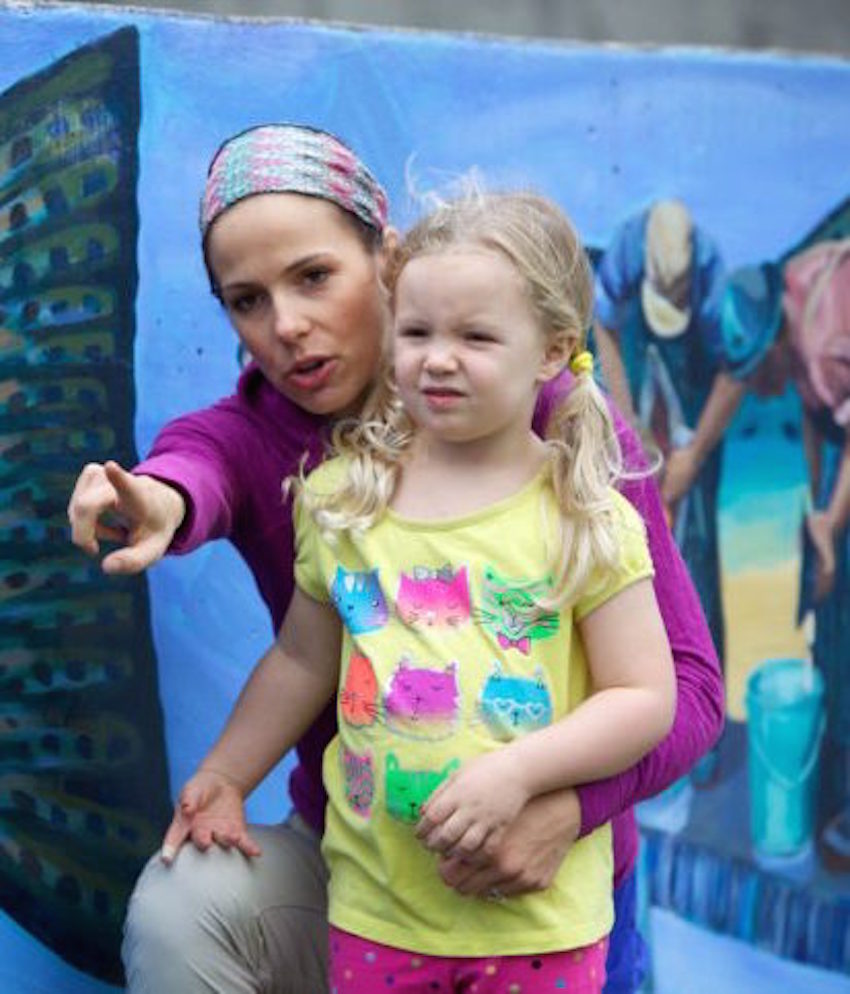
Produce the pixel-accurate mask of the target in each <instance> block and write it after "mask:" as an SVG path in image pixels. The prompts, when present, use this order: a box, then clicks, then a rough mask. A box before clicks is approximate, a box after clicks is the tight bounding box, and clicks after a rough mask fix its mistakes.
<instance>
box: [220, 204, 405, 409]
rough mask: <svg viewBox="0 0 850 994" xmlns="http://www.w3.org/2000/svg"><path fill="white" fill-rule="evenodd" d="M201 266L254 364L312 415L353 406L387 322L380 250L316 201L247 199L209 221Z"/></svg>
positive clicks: (369, 376)
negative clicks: (206, 266) (205, 266)
mask: <svg viewBox="0 0 850 994" xmlns="http://www.w3.org/2000/svg"><path fill="white" fill-rule="evenodd" d="M207 259H208V262H209V266H210V269H211V272H212V274H213V277H214V279H215V282H216V285H217V286H218V288H219V292H220V294H221V299H222V302H223V304H224V307H225V309H226V310H227V314H228V316H229V318H230V320H231V322H232V324H233V327H234V328H235V329H236V332H237V334H238V335H239V338H240V339H241V341H242V343H243V344H244V346H245V348H246V349H247V350H248V352H250V354H251V356H252V357H253V358H254V360H255V361H256V362H257V365H258V366H259V367H260V369H261V370H262V371H263V373H264V374H265V376H266V378H267V379H268V380H269V382H270V383H272V384H273V385H274V386H275V387H276V388H277V389H278V390H279V391H280V392H281V393H282V394H283V395H284V396H285V397H288V398H289V400H291V401H293V403H295V404H298V406H299V407H302V408H304V410H306V411H309V412H310V413H312V414H341V413H348V412H350V411H352V410H354V409H356V407H357V405H358V404H359V402H360V401H361V399H362V397H363V394H364V392H365V391H366V389H367V387H368V386H369V383H370V381H371V379H372V377H373V375H374V374H375V371H376V370H377V368H378V362H379V358H380V354H381V347H382V341H383V336H384V329H385V326H386V322H387V315H388V311H387V305H386V293H385V291H384V288H383V285H382V283H381V279H380V276H381V273H380V269H381V266H382V264H383V252H382V251H376V252H372V251H370V250H369V249H368V248H367V247H366V245H365V243H364V241H363V240H362V238H361V237H360V235H359V234H358V232H357V230H356V228H355V227H354V225H353V224H352V223H351V221H350V220H349V219H348V218H346V216H345V214H344V212H343V211H342V209H341V208H339V207H337V206H336V205H335V204H332V203H329V202H328V201H325V200H321V199H319V198H317V197H308V196H302V195H301V194H297V193H269V194H260V195H258V196H254V197H249V198H247V199H246V200H243V201H241V202H240V203H238V204H235V205H234V206H233V207H230V208H229V209H228V210H226V211H225V212H224V213H223V214H222V215H221V216H220V217H219V218H218V219H217V220H216V221H215V222H214V224H213V226H212V228H211V229H210V233H209V236H208V241H207Z"/></svg>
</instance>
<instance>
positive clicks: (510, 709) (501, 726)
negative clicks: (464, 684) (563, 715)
mask: <svg viewBox="0 0 850 994" xmlns="http://www.w3.org/2000/svg"><path fill="white" fill-rule="evenodd" d="M478 708H479V712H480V715H481V717H482V719H483V720H484V724H485V725H486V726H487V728H488V729H489V731H490V733H491V734H492V735H493V737H494V738H496V739H498V740H499V741H500V742H509V741H510V740H511V739H515V738H516V737H517V736H518V735H524V734H525V733H526V732H532V731H534V730H535V729H537V728H543V727H544V726H546V725H548V724H550V723H551V721H552V698H551V696H550V694H549V688H548V687H547V686H546V681H545V676H544V673H543V671H542V670H541V669H540V668H539V667H538V669H537V672H536V673H535V674H534V676H531V677H525V676H511V675H510V674H508V673H504V672H503V671H502V668H501V666H500V665H499V663H494V665H493V670H492V672H491V673H490V675H489V676H488V677H487V680H486V682H485V684H484V687H483V689H482V691H481V697H480V698H479V701H478Z"/></svg>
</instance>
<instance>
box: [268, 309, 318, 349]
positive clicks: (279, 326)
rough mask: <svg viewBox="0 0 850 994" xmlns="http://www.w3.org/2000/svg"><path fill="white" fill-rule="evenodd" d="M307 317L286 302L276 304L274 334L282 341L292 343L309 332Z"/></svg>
mask: <svg viewBox="0 0 850 994" xmlns="http://www.w3.org/2000/svg"><path fill="white" fill-rule="evenodd" d="M309 328H310V323H309V321H307V319H306V317H305V316H304V315H303V314H302V313H301V312H300V311H299V310H298V308H296V307H293V306H292V305H291V304H289V303H287V301H285V300H280V301H275V303H274V333H275V335H276V336H277V337H278V338H280V339H281V340H282V341H285V342H291V341H295V340H296V339H297V338H300V337H302V336H303V335H305V334H306V333H307V331H309Z"/></svg>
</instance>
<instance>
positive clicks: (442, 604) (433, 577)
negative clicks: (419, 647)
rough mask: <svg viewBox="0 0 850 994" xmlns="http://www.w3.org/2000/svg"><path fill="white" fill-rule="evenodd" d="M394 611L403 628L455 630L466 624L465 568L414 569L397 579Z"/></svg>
mask: <svg viewBox="0 0 850 994" xmlns="http://www.w3.org/2000/svg"><path fill="white" fill-rule="evenodd" d="M396 611H397V612H398V616H399V617H400V618H401V620H402V621H403V622H404V623H405V624H406V625H411V626H417V627H443V626H448V627H451V628H456V627H458V626H460V625H463V624H465V623H466V622H467V621H469V616H470V613H471V612H470V600H469V579H468V575H467V570H466V567H465V566H462V567H461V568H460V569H458V570H453V569H452V568H451V566H443V567H441V568H440V569H429V568H428V567H425V566H415V567H414V568H413V570H411V572H410V573H402V574H401V578H400V580H399V586H398V596H397V597H396Z"/></svg>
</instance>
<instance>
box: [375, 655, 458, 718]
mask: <svg viewBox="0 0 850 994" xmlns="http://www.w3.org/2000/svg"><path fill="white" fill-rule="evenodd" d="M384 713H385V715H386V719H387V722H388V723H390V724H395V725H396V726H398V725H401V726H403V728H404V729H406V730H407V731H408V732H415V731H416V730H417V729H419V731H421V734H423V735H426V736H427V735H428V734H429V731H435V730H436V727H432V728H430V729H429V726H442V725H445V724H446V723H447V722H448V723H451V722H453V721H454V720H455V719H456V718H457V713H458V685H457V665H456V664H455V663H450V664H449V665H448V666H447V667H446V668H445V669H444V670H429V669H419V668H417V667H413V666H410V664H409V663H408V662H407V661H406V660H403V661H402V662H401V663H399V666H398V669H396V671H395V673H393V675H392V680H391V681H390V689H389V692H388V693H387V695H386V697H385V699H384Z"/></svg>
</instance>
